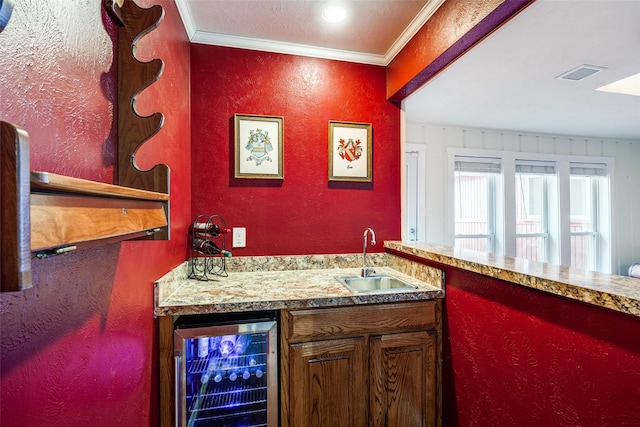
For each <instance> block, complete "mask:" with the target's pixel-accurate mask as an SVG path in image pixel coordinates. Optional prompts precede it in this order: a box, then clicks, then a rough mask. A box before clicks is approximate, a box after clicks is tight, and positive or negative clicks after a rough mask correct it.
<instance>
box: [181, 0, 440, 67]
mask: <svg viewBox="0 0 640 427" xmlns="http://www.w3.org/2000/svg"><path fill="white" fill-rule="evenodd" d="M174 1H175V4H176V6H177V8H178V12H179V13H180V18H181V19H182V23H183V25H184V28H185V31H186V32H187V36H188V37H189V40H190V41H191V43H200V44H208V45H213V46H225V47H234V48H239V49H249V50H259V51H264V52H273V53H283V54H289V55H299V56H308V57H313V58H323V59H332V60H337V61H347V62H357V63H361V64H370V65H381V66H385V67H386V66H387V65H389V63H390V62H391V61H392V60H393V58H395V56H396V55H397V54H398V52H400V50H402V48H403V47H404V46H405V45H406V44H407V43H408V42H409V40H411V38H412V37H413V36H414V35H415V34H416V33H417V32H418V31H419V30H420V28H422V26H423V25H424V24H425V22H427V21H428V20H429V18H430V17H431V16H432V15H433V14H434V13H435V11H436V10H438V8H439V7H440V6H441V5H442V3H444V1H445V0H428V1H427V3H426V4H425V5H424V7H423V8H422V9H421V10H420V12H419V13H418V15H416V17H415V18H414V19H413V20H412V21H411V23H410V24H409V25H408V26H407V28H405V30H404V31H403V32H402V34H400V36H399V37H398V38H397V39H396V41H395V42H394V43H393V45H392V46H391V47H390V48H389V50H388V51H387V52H386V53H385V54H384V55H377V54H372V53H364V52H354V51H349V50H341V49H330V48H323V47H318V46H310V45H304V44H298V43H289V42H281V41H276V40H268V39H258V38H250V37H241V36H232V35H228V34H220V33H212V32H207V31H199V30H197V29H196V28H195V24H194V19H193V15H192V13H191V10H190V8H189V5H188V4H187V1H186V0H174Z"/></svg>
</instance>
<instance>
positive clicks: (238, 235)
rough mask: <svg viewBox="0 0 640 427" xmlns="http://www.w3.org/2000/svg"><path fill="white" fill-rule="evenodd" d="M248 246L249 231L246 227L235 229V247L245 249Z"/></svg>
mask: <svg viewBox="0 0 640 427" xmlns="http://www.w3.org/2000/svg"><path fill="white" fill-rule="evenodd" d="M246 246H247V229H246V228H244V227H233V247H234V248H244V247H246Z"/></svg>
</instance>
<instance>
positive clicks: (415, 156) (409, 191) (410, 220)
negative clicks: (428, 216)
mask: <svg viewBox="0 0 640 427" xmlns="http://www.w3.org/2000/svg"><path fill="white" fill-rule="evenodd" d="M419 158H420V156H419V153H418V151H407V152H406V153H405V162H406V163H405V169H406V170H405V173H406V177H407V188H406V197H405V200H406V206H405V215H406V222H405V224H406V227H407V228H406V230H405V234H404V235H405V236H406V237H405V239H406V240H408V241H411V242H413V241H416V240H418V160H419Z"/></svg>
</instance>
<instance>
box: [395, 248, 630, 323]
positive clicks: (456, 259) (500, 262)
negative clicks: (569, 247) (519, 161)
mask: <svg viewBox="0 0 640 427" xmlns="http://www.w3.org/2000/svg"><path fill="white" fill-rule="evenodd" d="M384 246H385V249H386V250H387V252H389V253H390V254H394V255H396V256H399V257H406V258H409V259H411V260H414V261H418V262H420V261H421V260H426V261H431V262H434V263H438V264H443V265H447V266H451V267H456V268H459V269H463V270H467V271H471V272H474V273H478V274H482V275H485V276H488V277H492V278H495V279H500V280H503V281H506V282H510V283H513V284H516V285H520V286H525V287H528V288H533V289H537V290H539V291H543V292H547V293H551V294H555V295H560V296H563V297H566V298H570V299H573V300H577V301H582V302H585V303H588V304H592V305H596V306H600V307H606V308H610V309H612V310H616V311H620V312H623V313H627V314H631V315H634V316H639V317H640V279H636V278H632V277H626V276H617V275H613V274H604V273H598V272H594V271H586V270H580V269H576V268H570V267H562V266H559V265H553V264H546V263H540V262H535V261H529V260H525V259H521V258H512V257H505V256H496V255H492V254H488V253H484V252H478V251H472V250H467V249H460V248H453V247H450V246H443V245H435V244H428V243H418V242H400V241H386V242H385V243H384ZM445 282H446V280H445Z"/></svg>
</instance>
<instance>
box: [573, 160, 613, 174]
mask: <svg viewBox="0 0 640 427" xmlns="http://www.w3.org/2000/svg"><path fill="white" fill-rule="evenodd" d="M569 173H570V174H571V175H579V176H606V175H607V165H606V163H577V162H571V163H569Z"/></svg>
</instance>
